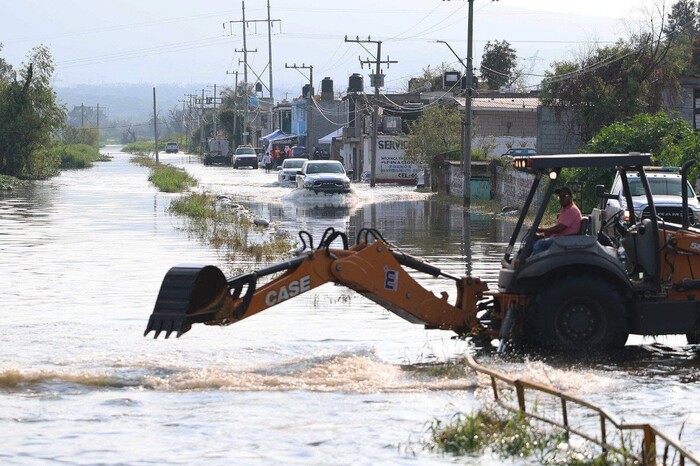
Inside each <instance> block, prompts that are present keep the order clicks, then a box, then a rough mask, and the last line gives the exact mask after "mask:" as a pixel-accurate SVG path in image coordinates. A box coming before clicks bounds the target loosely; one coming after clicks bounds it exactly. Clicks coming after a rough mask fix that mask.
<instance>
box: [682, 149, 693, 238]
mask: <svg viewBox="0 0 700 466" xmlns="http://www.w3.org/2000/svg"><path fill="white" fill-rule="evenodd" d="M694 163H695V159H691V160H688V161H687V162H685V163H684V164H683V165H682V166H681V199H682V202H683V203H682V204H681V209H682V212H683V213H682V217H681V218H682V222H683V225H682V226H683V228H688V227H689V226H690V219H688V170H690V167H691V166H693V164H694ZM694 220H695V221H696V222H697V219H694Z"/></svg>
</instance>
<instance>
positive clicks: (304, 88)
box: [301, 84, 311, 99]
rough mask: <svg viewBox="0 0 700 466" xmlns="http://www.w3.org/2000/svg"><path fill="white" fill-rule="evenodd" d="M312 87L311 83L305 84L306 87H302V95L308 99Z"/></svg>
mask: <svg viewBox="0 0 700 466" xmlns="http://www.w3.org/2000/svg"><path fill="white" fill-rule="evenodd" d="M310 89H311V85H310V84H304V87H302V88H301V96H302V97H303V98H305V99H308V98H309V95H310V93H309V90H310Z"/></svg>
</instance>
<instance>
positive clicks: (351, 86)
mask: <svg viewBox="0 0 700 466" xmlns="http://www.w3.org/2000/svg"><path fill="white" fill-rule="evenodd" d="M364 88H365V86H364V84H363V81H362V75H361V74H360V73H353V74H352V76H350V79H349V80H348V92H362V90H363V89H364Z"/></svg>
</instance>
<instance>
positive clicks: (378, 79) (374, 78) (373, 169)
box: [345, 36, 398, 188]
mask: <svg viewBox="0 0 700 466" xmlns="http://www.w3.org/2000/svg"><path fill="white" fill-rule="evenodd" d="M345 42H355V43H358V44H362V43H369V44H377V56H376V57H374V61H372V60H369V59H367V60H362V59H360V67H361V68H362V67H364V65H367V66H368V67H371V65H372V64H374V65H375V67H376V68H375V71H374V74H370V75H369V79H370V85H371V86H373V87H374V105H373V111H372V150H371V151H370V169H369V170H370V181H369V186H370V187H371V188H374V185H375V184H376V179H377V131H378V126H379V125H378V123H379V88H380V87H384V74H383V73H382V69H381V65H382V63H385V64H386V66H387V68H388V67H389V65H390V64H391V63H398V62H397V61H392V60H389V56H387V57H386V60H382V59H381V55H382V41H381V40H372V39H371V38H369V37H368V38H367V40H360V38H359V37H357V38H355V39H354V40H353V39H348V36H345ZM363 48H364V46H363ZM370 69H371V68H370Z"/></svg>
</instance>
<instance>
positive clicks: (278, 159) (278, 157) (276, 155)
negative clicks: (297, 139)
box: [274, 147, 281, 167]
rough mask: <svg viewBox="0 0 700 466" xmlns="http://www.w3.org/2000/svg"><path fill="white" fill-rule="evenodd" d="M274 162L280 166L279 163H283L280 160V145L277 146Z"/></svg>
mask: <svg viewBox="0 0 700 466" xmlns="http://www.w3.org/2000/svg"><path fill="white" fill-rule="evenodd" d="M274 163H275V166H276V167H277V166H279V164H280V163H281V162H280V148H279V147H277V148H276V149H275V161H274Z"/></svg>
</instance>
